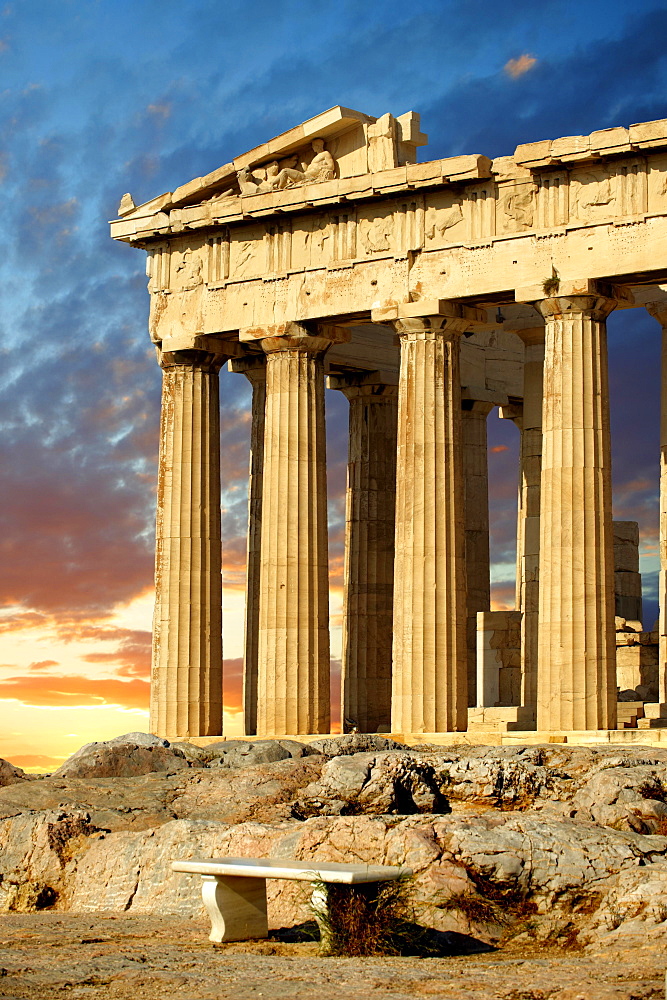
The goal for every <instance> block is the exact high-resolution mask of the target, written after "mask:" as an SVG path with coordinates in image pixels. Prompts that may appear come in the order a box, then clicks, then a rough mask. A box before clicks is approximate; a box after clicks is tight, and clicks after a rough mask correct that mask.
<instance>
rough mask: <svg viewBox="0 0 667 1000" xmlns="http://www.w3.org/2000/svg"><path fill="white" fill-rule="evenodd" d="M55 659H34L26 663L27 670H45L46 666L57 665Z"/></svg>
mask: <svg viewBox="0 0 667 1000" xmlns="http://www.w3.org/2000/svg"><path fill="white" fill-rule="evenodd" d="M57 666H58V661H57V660H36V661H35V662H34V663H29V664H28V670H45V669H46V668H47V667H57Z"/></svg>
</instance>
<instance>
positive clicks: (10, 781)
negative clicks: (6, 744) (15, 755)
mask: <svg viewBox="0 0 667 1000" xmlns="http://www.w3.org/2000/svg"><path fill="white" fill-rule="evenodd" d="M27 778H28V775H27V774H26V773H25V771H22V770H21V768H20V767H16V766H15V765H14V764H10V763H9V761H8V760H2V759H1V758H0V788H4V787H5V785H15V784H16V783H17V782H18V781H25V780H26V779H27Z"/></svg>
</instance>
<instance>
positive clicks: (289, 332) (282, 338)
mask: <svg viewBox="0 0 667 1000" xmlns="http://www.w3.org/2000/svg"><path fill="white" fill-rule="evenodd" d="M255 339H259V341H260V344H261V347H262V350H263V351H264V352H265V354H277V353H278V352H280V351H303V352H305V353H307V354H315V355H322V354H324V353H325V351H328V349H329V348H330V347H331V345H332V344H340V343H344V342H346V341H348V340H349V339H350V333H349V330H346V329H345V328H343V327H337V326H328V325H321V326H320V325H318V326H317V327H315V328H313V329H312V330H311V329H309V328H308V327H305V326H303V324H301V323H281V324H280V325H279V326H277V327H273V328H271V327H270V328H268V329H267V331H266V336H265V337H261V338H259V337H256V338H255Z"/></svg>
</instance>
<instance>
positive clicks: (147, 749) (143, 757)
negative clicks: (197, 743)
mask: <svg viewBox="0 0 667 1000" xmlns="http://www.w3.org/2000/svg"><path fill="white" fill-rule="evenodd" d="M182 767H188V761H187V760H186V759H185V756H184V755H183V752H182V751H181V750H178V749H174V748H173V747H170V745H169V743H168V742H167V740H163V739H160V738H159V737H158V736H152V735H151V734H148V733H128V734H127V735H126V736H118V737H116V738H115V739H113V740H107V741H105V742H102V743H87V744H86V745H85V746H83V747H81V749H80V750H77V751H76V753H74V754H72V756H71V757H69V758H68V760H66V761H65V763H64V764H61V766H60V767H59V768H58V770H57V771H54V777H56V778H62V777H71V778H110V777H113V778H116V777H118V778H122V777H125V778H127V777H130V776H132V775H138V774H148V773H150V772H151V771H175V770H178V769H179V768H182Z"/></svg>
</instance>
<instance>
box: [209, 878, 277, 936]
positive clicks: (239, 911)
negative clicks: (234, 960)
mask: <svg viewBox="0 0 667 1000" xmlns="http://www.w3.org/2000/svg"><path fill="white" fill-rule="evenodd" d="M201 895H202V899H203V901H204V906H205V907H206V910H207V913H208V915H209V917H210V918H211V933H210V935H209V941H213V942H215V943H216V944H217V943H219V942H221V941H248V940H250V939H251V938H265V937H268V936H269V925H268V922H267V917H266V879H264V878H246V876H237V875H225V876H218V875H202V887H201Z"/></svg>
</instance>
